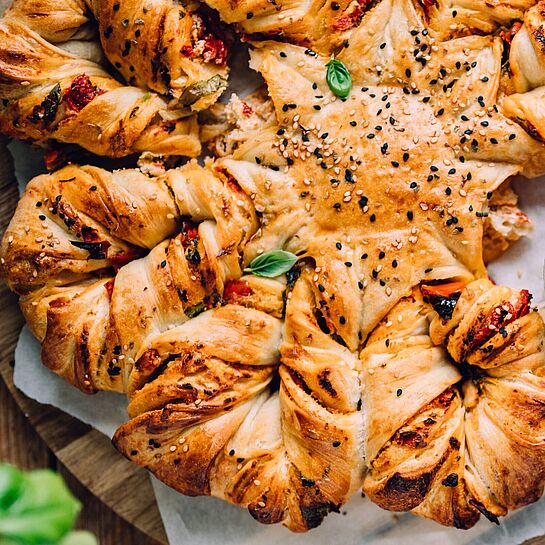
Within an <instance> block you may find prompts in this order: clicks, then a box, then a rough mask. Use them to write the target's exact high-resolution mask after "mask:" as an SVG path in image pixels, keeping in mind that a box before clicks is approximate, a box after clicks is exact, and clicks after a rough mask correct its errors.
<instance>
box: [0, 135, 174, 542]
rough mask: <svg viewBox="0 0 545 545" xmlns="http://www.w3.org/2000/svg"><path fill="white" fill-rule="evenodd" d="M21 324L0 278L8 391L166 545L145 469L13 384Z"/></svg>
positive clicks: (63, 451)
mask: <svg viewBox="0 0 545 545" xmlns="http://www.w3.org/2000/svg"><path fill="white" fill-rule="evenodd" d="M6 143H7V140H6V139H3V137H1V136H0V237H1V236H2V234H3V232H4V230H5V228H6V226H7V224H8V222H9V220H10V218H11V216H12V214H13V211H14V209H15V206H16V204H17V200H18V191H17V183H16V181H15V176H14V173H13V162H12V160H11V156H10V155H9V152H8V150H7V149H6ZM22 323H23V319H22V316H21V313H20V311H19V308H18V305H17V300H16V297H14V296H13V295H12V294H11V293H9V291H8V289H7V287H6V286H5V285H4V284H3V283H0V376H1V377H2V379H3V381H4V382H5V384H6V386H7V388H8V390H9V392H10V394H11V395H12V396H13V398H14V399H15V401H16V403H17V404H18V406H19V407H20V408H21V410H22V411H23V412H24V414H25V415H26V416H27V418H28V420H29V421H30V423H31V425H32V426H33V427H34V429H35V430H36V431H37V433H38V434H39V436H40V437H41V438H42V439H43V441H44V442H45V443H46V444H47V446H48V447H49V448H50V449H51V451H52V452H53V453H54V455H55V456H56V457H57V458H58V460H59V461H60V462H61V463H62V464H63V465H64V467H65V468H66V469H67V470H68V471H69V472H70V473H71V474H72V475H73V476H74V477H75V478H76V479H77V480H78V481H79V482H80V483H81V484H82V485H83V486H84V487H86V488H87V489H88V490H89V491H90V492H92V493H93V494H94V495H95V496H96V497H97V498H99V499H100V500H101V501H102V502H103V503H104V504H106V505H107V506H108V507H109V508H110V509H112V510H113V511H114V512H115V513H116V514H117V515H119V516H120V517H121V518H123V519H124V520H126V521H127V522H128V523H130V524H132V525H134V526H135V527H136V528H138V529H139V530H140V531H141V532H142V533H144V534H145V535H147V536H149V537H150V538H151V539H154V540H156V542H158V543H162V544H166V543H167V538H166V535H165V531H164V528H163V524H162V522H161V517H160V514H159V510H158V508H157V504H156V502H155V496H154V494H153V489H152V487H151V483H150V480H149V476H148V473H147V472H146V471H144V470H143V469H140V468H138V467H137V466H135V465H134V464H132V463H131V462H129V461H128V460H126V459H125V458H123V457H122V456H121V455H120V454H119V453H118V452H117V451H116V450H115V449H114V447H113V446H112V444H111V443H110V441H109V439H108V438H107V437H106V436H104V435H102V434H101V433H99V432H98V431H96V430H94V429H92V428H91V427H89V426H87V425H86V424H83V423H82V422H80V421H79V420H77V419H75V418H72V417H71V416H69V415H67V414H66V413H63V412H62V411H59V410H57V409H55V408H53V407H51V406H48V405H41V404H39V403H37V402H35V401H33V400H31V399H29V398H27V397H26V396H24V395H23V394H22V393H21V392H19V391H18V390H17V389H16V388H15V386H14V384H13V356H14V350H15V345H16V342H17V337H18V335H19V330H20V329H21V326H22ZM119 545H125V544H124V543H120V544H119ZM130 545H132V544H130ZM135 545H136V544H135Z"/></svg>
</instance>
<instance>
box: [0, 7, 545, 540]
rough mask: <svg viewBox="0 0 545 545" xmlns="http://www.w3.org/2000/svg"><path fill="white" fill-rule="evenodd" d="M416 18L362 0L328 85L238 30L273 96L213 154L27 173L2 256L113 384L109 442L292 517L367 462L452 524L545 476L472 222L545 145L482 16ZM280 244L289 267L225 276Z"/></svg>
mask: <svg viewBox="0 0 545 545" xmlns="http://www.w3.org/2000/svg"><path fill="white" fill-rule="evenodd" d="M428 4H429V3H428ZM512 4H513V5H514V3H512ZM437 5H438V4H437ZM428 7H429V6H428ZM500 11H501V10H500ZM492 12H493V9H492V8H490V10H489V9H488V8H487V9H486V10H485V11H484V12H483V13H486V14H490V13H492ZM494 13H498V12H494ZM501 13H503V12H501ZM494 17H496V16H495V15H494ZM432 18H433V13H432V12H431V11H429V10H427V11H425V10H423V9H422V8H421V6H420V4H416V3H412V2H409V1H408V0H382V2H380V3H379V4H378V5H376V6H375V7H374V8H373V9H371V10H370V11H369V12H367V13H366V15H365V16H364V19H363V21H362V24H361V25H360V27H358V28H357V30H355V31H354V32H352V34H351V35H350V40H349V42H348V43H346V44H345V47H344V48H343V50H342V52H341V53H339V55H338V56H337V59H338V60H341V61H342V62H344V64H345V65H346V67H347V69H348V70H349V72H350V74H351V77H352V80H353V88H352V91H351V93H350V95H349V96H348V97H347V99H346V100H344V101H341V100H339V99H338V98H337V97H336V96H334V95H333V94H332V93H331V91H330V89H329V87H328V84H327V82H326V64H327V62H328V60H329V57H328V56H326V55H322V54H319V53H316V52H312V51H311V52H310V53H309V50H308V49H306V48H305V47H300V46H296V45H293V44H286V43H280V42H272V41H260V42H255V43H254V44H253V48H254V49H253V52H252V61H251V62H252V66H253V67H254V68H255V69H256V70H258V71H259V72H260V73H261V74H262V76H263V77H264V80H265V82H266V84H267V88H268V92H269V95H270V97H271V101H272V103H273V105H274V109H275V116H276V119H275V120H271V121H265V122H264V124H263V125H259V126H258V127H257V128H255V129H254V128H252V127H251V126H249V127H247V128H244V127H240V128H239V131H238V133H237V146H236V147H233V148H231V150H232V154H231V155H228V156H226V157H222V158H219V159H217V160H215V161H213V162H212V161H211V162H208V163H207V164H206V166H204V167H202V166H199V165H197V164H196V163H190V164H188V165H186V166H184V167H181V168H179V169H172V170H168V171H167V172H166V173H165V174H164V175H162V176H159V177H157V178H153V177H148V176H145V175H144V174H143V173H142V172H140V171H138V170H127V171H117V172H114V173H110V172H107V171H105V170H101V169H97V168H94V167H76V166H70V167H66V168H64V169H61V170H60V171H58V172H56V173H54V174H51V175H48V176H42V177H39V178H37V179H35V180H34V181H32V182H31V183H30V184H29V187H28V188H27V191H26V192H25V194H24V195H23V197H22V199H21V202H20V203H19V206H18V209H17V212H16V215H15V216H14V219H13V220H12V223H11V224H10V227H9V228H8V231H7V232H6V235H5V237H4V239H3V241H2V247H1V252H0V255H1V261H0V263H1V265H2V267H3V274H4V276H5V277H6V279H7V281H8V284H9V285H10V287H11V288H12V289H13V290H14V291H16V292H18V293H20V294H21V306H22V308H23V311H24V313H25V316H26V318H27V321H28V322H29V324H30V326H31V328H32V330H33V332H34V334H35V335H36V336H37V337H38V338H39V339H40V341H41V342H42V350H43V352H42V358H43V360H44V363H45V364H46V365H47V366H48V367H49V368H51V369H52V370H54V371H55V372H57V373H58V374H59V375H61V376H63V377H64V378H66V379H67V380H68V381H70V382H72V383H73V384H75V385H76V386H78V387H79V388H80V389H82V390H84V391H87V392H93V391H95V390H98V389H100V390H115V391H122V392H127V394H128V396H129V399H130V404H129V414H130V417H131V419H130V420H129V421H128V422H127V423H126V424H124V425H123V426H121V428H120V429H119V430H118V431H117V432H116V434H115V437H114V443H115V445H116V446H117V448H118V449H119V450H120V451H121V452H122V453H123V454H125V455H126V456H127V457H128V458H129V459H132V460H134V461H135V462H137V463H139V464H140V465H142V466H144V467H147V468H148V469H149V470H151V471H152V472H153V473H154V474H155V475H157V476H158V477H159V478H160V479H161V480H163V481H164V482H166V483H167V484H169V485H170V486H172V487H173V488H175V489H176V490H179V491H181V492H183V493H185V494H189V495H201V494H208V495H214V496H217V497H220V498H224V499H226V500H228V501H230V502H232V503H235V504H238V505H241V506H245V507H247V508H248V509H249V511H250V513H251V515H252V516H253V517H255V518H256V519H257V520H259V521H261V522H264V523H276V522H282V523H284V524H285V525H286V526H288V527H289V528H290V529H292V530H294V531H305V530H308V529H309V528H313V527H315V526H317V525H318V524H320V523H321V521H322V519H323V518H324V517H325V515H326V514H327V513H328V512H329V511H332V510H338V509H339V507H340V506H341V505H342V504H343V503H344V502H345V501H346V500H347V499H348V498H349V496H350V494H352V493H353V492H354V491H355V490H357V489H358V488H359V487H360V486H362V485H363V490H364V492H365V493H366V495H367V496H369V497H370V498H371V499H372V500H373V501H375V502H376V503H377V504H379V505H380V506H382V507H384V508H386V509H390V510H393V511H411V512H413V513H415V514H417V515H421V516H425V517H428V518H432V519H434V520H436V521H438V522H440V523H442V524H445V525H451V526H456V527H460V528H468V527H470V526H472V525H473V524H474V523H475V522H476V521H477V519H478V518H479V516H480V514H483V515H485V516H486V517H488V518H489V519H490V520H491V521H494V522H495V521H497V517H498V516H501V515H504V514H506V513H507V512H508V510H510V509H515V508H517V507H519V506H521V505H524V504H525V503H528V502H531V501H535V500H536V499H538V497H539V496H540V495H541V493H542V491H543V482H544V474H545V471H544V468H545V451H544V448H545V443H544V442H543V436H544V434H543V431H544V430H543V419H542V418H541V413H542V405H543V403H544V402H545V399H544V396H545V383H544V374H543V365H544V363H545V361H544V339H545V326H544V324H543V320H542V319H541V317H540V316H539V314H538V313H537V312H535V311H533V310H531V308H530V296H529V294H528V293H527V292H526V291H525V290H522V291H517V290H512V289H510V288H505V287H500V286H494V285H493V284H492V283H491V282H490V281H489V280H488V279H487V277H486V269H485V266H484V261H483V251H482V245H483V233H484V229H485V225H486V223H487V213H488V210H489V204H488V201H489V200H490V197H491V195H492V192H493V191H494V190H495V189H497V188H498V187H500V186H501V185H502V184H503V183H504V182H505V181H506V180H509V179H510V178H511V177H512V176H514V175H515V174H518V173H522V174H524V175H526V176H537V175H540V174H543V171H544V167H543V165H544V164H545V162H544V161H543V159H544V153H545V147H544V146H543V144H542V143H541V142H540V141H539V139H537V138H534V137H533V134H534V133H533V132H532V133H530V134H529V133H528V132H527V131H526V130H525V127H527V125H525V124H524V123H522V124H519V123H517V122H516V121H515V120H514V119H512V118H511V117H510V116H512V115H513V114H512V109H510V107H509V102H508V101H509V100H514V99H513V95H511V96H507V95H506V92H507V91H506V90H507V89H509V86H501V85H500V83H501V82H500V79H501V78H500V74H501V63H502V41H501V38H499V37H494V36H476V35H468V36H462V37H456V38H455V39H452V40H448V41H441V40H440V39H439V38H438V37H437V36H439V34H437V36H434V35H433V34H432V33H431V32H430V31H429V30H427V28H426V26H425V25H426V21H428V22H430V21H432ZM490 18H492V15H490ZM498 20H501V18H500V19H498ZM429 24H431V23H429ZM472 28H473V27H472ZM465 32H466V31H465V30H464V31H463V32H462V33H465ZM437 33H439V31H437ZM531 92H533V91H530V93H531ZM294 97H296V98H294ZM525 100H526V99H525ZM514 117H515V118H518V116H514ZM415 119H416V120H418V123H415ZM504 196H505V198H506V201H505V202H502V203H501V204H502V205H503V204H505V205H507V204H508V203H509V202H510V201H509V196H508V195H504ZM152 197H153V198H152ZM38 203H40V204H38ZM498 206H500V205H499V204H498ZM44 207H45V209H44ZM27 227H28V229H27ZM279 248H283V249H285V250H288V251H291V252H293V253H294V254H296V255H297V256H298V257H299V262H298V264H297V266H296V267H294V268H293V269H292V270H290V271H289V273H288V274H287V275H286V278H285V279H284V278H281V279H278V280H271V279H261V278H257V277H255V276H252V275H244V272H245V269H246V268H247V266H248V264H249V263H250V262H251V261H252V260H253V259H254V258H255V257H256V256H258V255H260V254H262V253H264V252H268V251H272V250H276V249H279ZM498 468H499V471H496V469H498Z"/></svg>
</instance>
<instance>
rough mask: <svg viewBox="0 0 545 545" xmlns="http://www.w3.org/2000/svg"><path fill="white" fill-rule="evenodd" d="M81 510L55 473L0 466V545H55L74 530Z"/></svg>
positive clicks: (46, 470)
mask: <svg viewBox="0 0 545 545" xmlns="http://www.w3.org/2000/svg"><path fill="white" fill-rule="evenodd" d="M80 508H81V505H80V503H79V502H78V501H77V500H76V498H74V496H72V494H71V493H70V490H68V488H67V486H66V485H65V484H64V481H63V480H62V478H61V477H60V476H59V475H57V474H56V473H54V472H53V471H51V470H48V469H43V470H36V471H31V472H28V473H23V472H22V471H19V470H18V469H16V468H14V467H13V466H10V465H8V464H0V542H8V543H9V542H13V543H18V544H22V545H48V544H56V543H58V542H59V541H60V540H61V539H62V538H63V537H65V536H66V534H67V533H68V532H69V531H70V530H71V529H72V527H73V526H74V522H75V521H76V517H77V516H78V513H79V511H80ZM2 538H3V539H2Z"/></svg>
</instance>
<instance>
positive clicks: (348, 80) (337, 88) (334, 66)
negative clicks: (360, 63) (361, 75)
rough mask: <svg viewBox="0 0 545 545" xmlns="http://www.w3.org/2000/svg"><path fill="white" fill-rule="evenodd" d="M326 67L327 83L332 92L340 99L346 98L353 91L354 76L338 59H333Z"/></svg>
mask: <svg viewBox="0 0 545 545" xmlns="http://www.w3.org/2000/svg"><path fill="white" fill-rule="evenodd" d="M326 66H327V74H326V81H327V84H328V85H329V88H330V89H331V92H332V93H333V94H335V95H337V96H338V97H340V98H346V97H347V96H348V95H349V94H350V89H352V76H351V75H350V72H349V71H348V68H346V66H345V65H344V64H343V63H342V62H341V61H338V60H337V59H331V60H330V61H329V62H328V63H327V65H326Z"/></svg>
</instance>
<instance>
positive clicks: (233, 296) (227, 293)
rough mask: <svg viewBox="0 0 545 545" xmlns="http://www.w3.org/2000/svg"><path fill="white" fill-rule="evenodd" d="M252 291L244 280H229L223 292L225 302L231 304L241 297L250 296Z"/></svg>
mask: <svg viewBox="0 0 545 545" xmlns="http://www.w3.org/2000/svg"><path fill="white" fill-rule="evenodd" d="M252 293H253V290H252V288H251V287H250V286H249V285H248V283H247V282H245V281H244V280H229V282H227V284H225V288H224V290H223V298H224V299H225V301H227V302H229V303H232V302H235V301H238V300H240V299H241V298H242V297H248V296H249V295H252Z"/></svg>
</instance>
